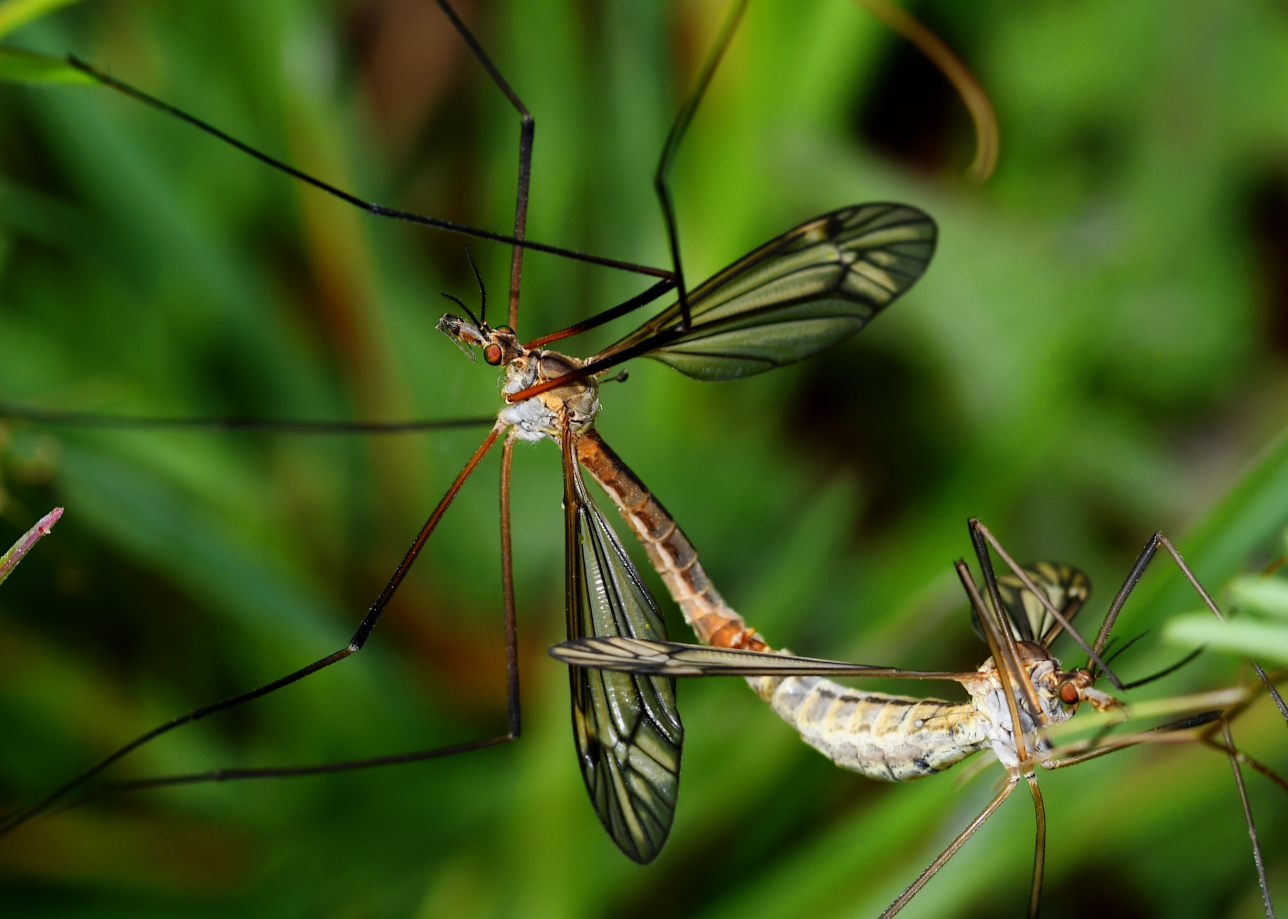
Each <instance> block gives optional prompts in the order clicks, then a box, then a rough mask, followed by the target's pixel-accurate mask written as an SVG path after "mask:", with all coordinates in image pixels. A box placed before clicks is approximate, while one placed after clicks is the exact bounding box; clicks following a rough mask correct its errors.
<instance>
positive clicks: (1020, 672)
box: [966, 520, 1046, 759]
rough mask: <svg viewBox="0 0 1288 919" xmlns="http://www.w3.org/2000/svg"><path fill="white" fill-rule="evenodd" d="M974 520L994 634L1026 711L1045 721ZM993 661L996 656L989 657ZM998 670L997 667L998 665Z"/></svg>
mask: <svg viewBox="0 0 1288 919" xmlns="http://www.w3.org/2000/svg"><path fill="white" fill-rule="evenodd" d="M976 522H977V521H975V520H968V521H967V522H966V528H967V530H968V531H969V532H970V538H971V542H972V543H973V544H974V546H975V556H976V557H977V558H978V559H979V567H980V570H981V571H982V572H983V574H984V586H985V588H986V589H987V590H988V598H989V599H990V600H991V601H992V602H993V612H994V615H995V616H996V620H995V621H996V623H997V629H998V635H999V637H1000V638H1001V639H1002V647H1003V649H1004V650H1005V653H1006V662H1007V669H1008V670H1009V671H1010V672H1011V674H1012V675H1013V676H1014V678H1015V679H1016V681H1018V682H1019V684H1020V689H1021V690H1022V691H1023V692H1024V698H1025V699H1026V700H1028V703H1029V710H1030V711H1031V712H1032V713H1033V717H1034V719H1035V720H1037V721H1038V722H1039V723H1045V722H1046V713H1045V711H1044V709H1043V708H1042V702H1041V700H1039V699H1038V692H1037V690H1036V689H1035V688H1034V687H1033V681H1032V680H1030V679H1029V676H1028V674H1027V673H1026V672H1025V671H1024V668H1022V667H1021V666H1020V651H1019V647H1018V646H1017V645H1016V643H1015V635H1014V634H1012V632H1011V618H1010V617H1009V616H1007V615H1006V612H1005V609H1006V608H1005V607H1004V606H1003V605H1002V595H1001V593H1000V592H999V591H998V589H997V573H996V572H995V571H993V560H992V559H991V558H989V557H988V547H987V546H985V545H984V542H983V539H982V538H981V536H980V534H979V531H978V530H977V529H976V528H975V523H976ZM993 660H994V661H997V660H998V658H993ZM999 670H1000V667H999ZM1015 733H1016V736H1017V737H1018V736H1019V735H1020V733H1021V732H1020V725H1019V723H1018V722H1017V723H1016V725H1015ZM1020 758H1021V759H1024V754H1023V745H1021V747H1020Z"/></svg>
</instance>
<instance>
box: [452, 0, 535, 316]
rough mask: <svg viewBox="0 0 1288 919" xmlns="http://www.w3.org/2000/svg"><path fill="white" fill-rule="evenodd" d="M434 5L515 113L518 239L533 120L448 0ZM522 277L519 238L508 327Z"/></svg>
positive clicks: (524, 218)
mask: <svg viewBox="0 0 1288 919" xmlns="http://www.w3.org/2000/svg"><path fill="white" fill-rule="evenodd" d="M438 5H439V7H440V8H441V9H442V10H443V14H444V15H445V16H447V18H448V19H449V20H450V21H451V23H452V25H453V26H454V27H455V28H456V31H457V32H459V33H460V36H461V38H463V39H464V40H465V44H467V45H469V47H470V51H472V52H473V53H474V56H475V57H476V58H478V62H479V63H480V64H482V65H483V69H484V70H486V71H487V74H488V76H490V77H491V78H492V82H493V83H495V84H496V85H497V88H498V89H500V90H501V92H503V93H505V97H506V98H507V99H509V100H510V104H511V105H513V106H514V108H515V110H516V111H517V112H518V113H519V119H520V125H519V190H518V193H517V194H516V195H515V204H514V238H515V239H516V240H520V241H521V240H522V239H523V238H524V234H525V233H526V232H527V227H528V192H529V187H530V185H531V181H532V136H533V133H534V132H535V131H536V127H537V123H536V121H535V119H533V117H532V113H531V112H529V111H528V107H527V106H526V105H524V104H523V100H521V99H520V98H519V95H518V93H516V92H515V91H514V90H513V89H511V88H510V84H509V83H507V82H506V80H505V77H503V76H501V71H499V70H497V69H496V65H495V64H493V63H492V59H491V58H490V57H488V56H487V52H486V51H484V50H483V46H482V45H480V44H479V43H478V40H477V39H476V38H475V37H474V34H473V33H472V32H470V30H469V29H467V28H466V27H465V23H463V22H461V18H460V17H459V16H457V15H456V10H454V9H452V7H451V4H449V3H448V2H447V0H438ZM522 278H523V245H522V244H521V242H520V243H516V244H515V245H514V250H513V252H511V254H510V328H512V329H517V328H518V327H519V285H520V281H521V280H522ZM484 318H486V317H484Z"/></svg>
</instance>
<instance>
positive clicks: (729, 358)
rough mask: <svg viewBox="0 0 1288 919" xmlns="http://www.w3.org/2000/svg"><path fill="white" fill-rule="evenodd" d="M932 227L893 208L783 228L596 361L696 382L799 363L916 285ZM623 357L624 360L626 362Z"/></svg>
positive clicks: (869, 208) (861, 208)
mask: <svg viewBox="0 0 1288 919" xmlns="http://www.w3.org/2000/svg"><path fill="white" fill-rule="evenodd" d="M934 248H935V224H934V221H932V220H931V219H930V218H929V217H928V216H926V215H925V214H923V213H922V212H921V211H919V210H917V209H916V208H913V207H908V206H907V205H903V204H861V205H856V206H853V207H848V208H843V209H842V210H839V211H833V212H832V213H830V214H824V215H823V216H821V217H816V218H815V219H813V220H811V221H809V222H808V223H804V224H801V225H800V226H798V227H796V228H795V229H793V230H789V231H788V232H787V233H784V234H783V235H782V236H780V237H778V238H777V239H774V240H771V241H770V242H768V243H766V244H765V245H763V246H761V247H760V248H759V249H757V250H755V251H754V252H752V253H750V254H749V255H746V256H744V257H743V258H741V259H739V260H738V261H737V262H735V263H734V264H732V265H730V266H729V267H728V268H725V269H724V270H723V271H721V272H718V273H717V274H716V275H715V276H714V277H712V278H711V279H710V280H708V281H706V282H705V283H703V284H701V285H700V286H698V287H696V288H695V289H694V290H693V292H692V293H691V294H690V297H689V313H690V316H691V325H690V327H689V328H688V329H686V330H683V331H681V329H680V323H681V314H680V308H679V305H678V304H675V305H672V306H671V307H669V308H667V309H665V310H663V311H662V312H661V313H659V314H658V315H657V316H655V317H654V318H653V319H651V320H649V321H648V322H646V323H645V324H644V325H643V326H641V327H640V328H638V329H636V330H635V331H634V332H632V333H631V334H630V335H628V336H626V337H625V338H623V339H622V340H621V341H619V342H617V343H616V344H614V345H612V346H611V347H609V348H608V349H607V350H606V351H603V352H602V353H600V354H598V355H596V356H595V357H594V358H593V359H592V360H594V361H603V360H609V359H611V358H613V357H614V356H618V358H617V359H618V360H621V359H624V358H625V357H627V356H633V355H637V354H643V355H646V356H648V357H652V358H656V359H657V360H660V361H662V362H664V363H667V364H670V365H671V366H672V367H675V368H676V369H677V370H679V371H680V372H682V373H686V374H688V375H689V376H692V377H696V378H698V379H702V380H729V379H734V378H735V377H741V376H748V375H750V374H753V373H759V372H761V371H762V370H768V369H770V368H771V367H780V366H782V365H784V364H790V363H793V362H794V361H799V360H801V359H803V358H806V357H809V356H810V355H811V354H815V353H817V352H818V351H821V350H823V349H824V348H827V347H829V346H831V345H833V344H835V343H836V342H838V341H840V340H842V339H843V338H847V337H849V336H850V335H853V334H854V333H855V332H857V331H859V330H860V329H861V328H863V327H864V326H865V325H867V323H868V322H869V321H870V320H871V319H872V317H873V316H875V315H876V314H877V313H879V312H880V311H881V310H882V309H884V308H885V307H886V306H888V305H889V304H890V303H891V302H893V301H894V299H895V298H896V297H898V296H899V295H900V294H902V293H903V292H904V291H906V290H907V289H908V288H909V287H911V286H912V285H913V284H914V283H915V282H916V280H917V279H918V278H919V277H921V275H922V273H923V272H924V271H925V269H926V265H927V264H928V263H929V261H930V257H931V255H932V254H933V252H934ZM624 352H630V354H629V355H627V354H624Z"/></svg>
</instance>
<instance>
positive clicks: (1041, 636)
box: [971, 562, 1091, 648]
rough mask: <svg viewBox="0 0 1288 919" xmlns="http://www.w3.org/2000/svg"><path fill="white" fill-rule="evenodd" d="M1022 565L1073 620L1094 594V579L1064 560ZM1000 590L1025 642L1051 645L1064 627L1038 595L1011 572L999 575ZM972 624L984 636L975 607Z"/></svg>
mask: <svg viewBox="0 0 1288 919" xmlns="http://www.w3.org/2000/svg"><path fill="white" fill-rule="evenodd" d="M1023 568H1024V573H1025V574H1027V575H1028V576H1029V580H1031V581H1032V582H1033V583H1034V584H1035V585H1037V587H1038V588H1039V589H1040V590H1041V591H1042V592H1043V593H1044V594H1046V596H1047V599H1048V600H1049V601H1051V605H1052V606H1054V607H1055V608H1056V609H1058V610H1059V611H1060V614H1061V615H1062V616H1064V618H1065V619H1066V620H1068V621H1070V622H1072V621H1073V617H1074V616H1076V615H1077V614H1078V610H1080V609H1082V605H1083V604H1084V603H1086V602H1087V597H1089V596H1090V595H1091V579H1090V578H1088V577H1087V576H1086V575H1085V574H1083V573H1082V572H1081V571H1079V570H1078V569H1077V568H1074V567H1073V566H1072V565H1066V564H1064V563H1063V562H1032V563H1030V564H1028V565H1025V566H1023ZM997 589H998V593H1000V594H1001V595H1002V605H1003V606H1004V607H1006V615H1007V616H1008V617H1010V620H1011V624H1012V625H1013V626H1014V627H1015V631H1016V633H1017V634H1018V635H1019V637H1020V638H1022V639H1023V640H1025V641H1037V642H1040V643H1041V644H1042V646H1043V647H1046V648H1050V647H1051V643H1052V642H1053V641H1055V639H1056V637H1057V636H1058V635H1059V634H1060V632H1061V631H1062V630H1063V628H1064V627H1063V626H1061V625H1060V623H1059V622H1058V621H1056V618H1055V617H1054V616H1052V615H1051V614H1050V613H1049V612H1047V610H1046V607H1044V606H1043V605H1042V603H1041V602H1040V601H1039V600H1038V598H1037V597H1035V596H1033V594H1032V593H1031V592H1030V591H1029V590H1028V588H1026V587H1025V586H1024V583H1023V582H1022V581H1021V580H1020V579H1019V578H1018V577H1016V576H1015V575H1014V574H1013V573H1011V572H1005V573H1003V574H999V575H998V577H997ZM971 624H972V625H974V627H975V633H976V634H977V635H979V636H980V638H983V637H984V635H983V632H981V631H980V627H979V620H978V618H977V617H976V615H975V612H974V610H972V611H971Z"/></svg>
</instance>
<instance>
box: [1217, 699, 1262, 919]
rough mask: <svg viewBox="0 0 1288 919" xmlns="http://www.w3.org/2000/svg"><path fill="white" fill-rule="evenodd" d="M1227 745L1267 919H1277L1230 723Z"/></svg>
mask: <svg viewBox="0 0 1288 919" xmlns="http://www.w3.org/2000/svg"><path fill="white" fill-rule="evenodd" d="M1222 733H1223V734H1224V736H1225V744H1226V746H1227V747H1229V748H1230V752H1229V754H1228V755H1229V757H1230V768H1231V769H1232V770H1234V784H1235V785H1236V786H1238V789H1239V802H1240V803H1241V804H1242V805H1243V819H1244V820H1246V821H1247V823H1248V836H1250V837H1251V838H1252V860H1253V861H1254V862H1256V864H1257V880H1258V881H1259V882H1260V884H1261V900H1262V902H1263V903H1265V906H1266V919H1275V907H1274V904H1272V903H1271V902H1270V884H1269V882H1267V881H1266V863H1265V860H1264V859H1263V858H1262V857H1261V841H1260V840H1258V839H1257V825H1256V824H1255V823H1253V821H1252V807H1251V805H1249V804H1248V789H1247V788H1245V787H1244V784H1243V771H1242V770H1241V769H1240V768H1239V760H1238V759H1237V758H1236V757H1235V755H1234V749H1233V748H1234V738H1232V737H1231V736H1230V723H1229V722H1225V723H1223V724H1222Z"/></svg>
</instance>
